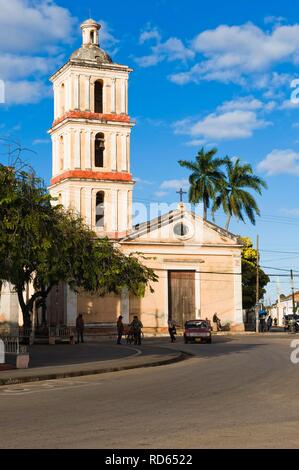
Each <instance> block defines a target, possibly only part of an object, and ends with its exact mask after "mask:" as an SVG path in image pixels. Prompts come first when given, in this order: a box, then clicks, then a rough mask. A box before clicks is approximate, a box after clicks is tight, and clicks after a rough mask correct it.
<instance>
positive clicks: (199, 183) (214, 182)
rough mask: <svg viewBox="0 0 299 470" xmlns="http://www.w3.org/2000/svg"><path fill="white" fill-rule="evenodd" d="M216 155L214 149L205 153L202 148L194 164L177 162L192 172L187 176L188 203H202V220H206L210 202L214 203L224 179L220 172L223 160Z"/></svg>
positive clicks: (183, 161) (184, 161) (182, 161)
mask: <svg viewBox="0 0 299 470" xmlns="http://www.w3.org/2000/svg"><path fill="white" fill-rule="evenodd" d="M216 153H217V149H216V148H213V149H211V150H209V151H207V152H206V151H205V150H204V148H202V149H201V150H200V151H199V152H198V153H197V156H196V157H195V161H194V162H190V161H187V160H179V164H180V165H181V166H182V167H184V168H187V169H188V170H190V171H191V172H192V173H191V175H190V176H189V183H190V188H189V202H191V203H193V204H197V203H198V202H199V201H202V202H203V206H204V219H206V218H207V210H208V209H209V207H210V201H213V202H214V201H215V198H216V194H217V192H218V191H219V190H220V188H221V185H222V184H223V181H224V179H225V175H224V173H223V171H222V170H221V167H222V165H223V163H224V160H223V159H222V158H216V157H215V155H216Z"/></svg>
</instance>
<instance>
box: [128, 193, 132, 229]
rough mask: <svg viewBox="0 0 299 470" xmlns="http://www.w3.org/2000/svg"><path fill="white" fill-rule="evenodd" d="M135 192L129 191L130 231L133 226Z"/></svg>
mask: <svg viewBox="0 0 299 470" xmlns="http://www.w3.org/2000/svg"><path fill="white" fill-rule="evenodd" d="M132 211H133V191H128V230H132V224H133V220H132V219H133V214H132Z"/></svg>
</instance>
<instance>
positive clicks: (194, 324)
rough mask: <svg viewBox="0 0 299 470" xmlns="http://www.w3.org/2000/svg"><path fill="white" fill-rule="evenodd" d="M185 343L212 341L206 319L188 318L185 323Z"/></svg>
mask: <svg viewBox="0 0 299 470" xmlns="http://www.w3.org/2000/svg"><path fill="white" fill-rule="evenodd" d="M184 341H185V343H194V342H201V343H203V342H205V343H209V344H210V343H211V342H212V334H211V326H210V325H209V322H207V321H206V320H188V321H187V322H186V323H185V331H184Z"/></svg>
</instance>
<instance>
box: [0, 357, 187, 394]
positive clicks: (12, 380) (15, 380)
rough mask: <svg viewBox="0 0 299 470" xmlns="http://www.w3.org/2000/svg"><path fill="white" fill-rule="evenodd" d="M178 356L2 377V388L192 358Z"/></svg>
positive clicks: (166, 363) (172, 362)
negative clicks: (108, 365)
mask: <svg viewBox="0 0 299 470" xmlns="http://www.w3.org/2000/svg"><path fill="white" fill-rule="evenodd" d="M179 353H180V354H177V355H176V356H174V357H172V358H168V359H164V360H163V359H161V360H158V361H154V362H149V363H145V364H132V365H123V366H116V367H107V368H102V369H89V370H75V371H69V372H57V373H56V372H52V373H48V374H47V373H45V374H40V375H38V376H34V375H31V376H30V375H28V376H26V377H7V378H1V377H0V386H1V385H16V384H21V383H28V382H40V381H43V380H55V379H65V378H69V377H81V376H85V375H98V374H106V373H109V372H120V371H123V370H131V369H141V368H146V367H158V366H163V365H168V364H175V363H176V362H181V361H184V360H186V359H189V358H190V357H192V355H191V354H188V353H185V352H183V351H180V352H179Z"/></svg>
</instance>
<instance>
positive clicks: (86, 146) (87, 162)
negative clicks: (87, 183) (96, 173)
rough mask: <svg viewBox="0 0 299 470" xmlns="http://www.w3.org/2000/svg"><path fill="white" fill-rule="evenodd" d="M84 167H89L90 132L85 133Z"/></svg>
mask: <svg viewBox="0 0 299 470" xmlns="http://www.w3.org/2000/svg"><path fill="white" fill-rule="evenodd" d="M85 168H86V169H90V168H91V132H90V131H86V133H85Z"/></svg>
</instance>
